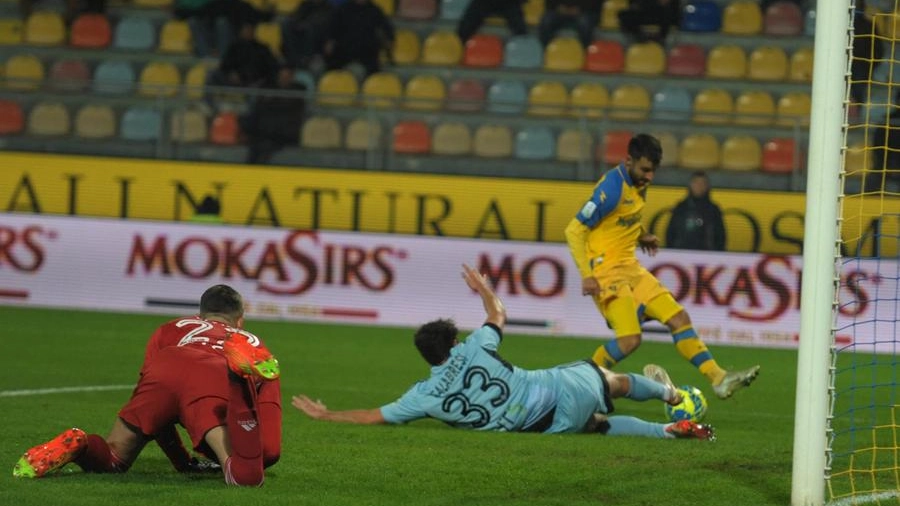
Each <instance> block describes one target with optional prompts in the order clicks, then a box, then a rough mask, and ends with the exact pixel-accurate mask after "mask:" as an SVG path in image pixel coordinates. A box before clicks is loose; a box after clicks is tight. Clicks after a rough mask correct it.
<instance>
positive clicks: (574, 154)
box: [556, 128, 594, 162]
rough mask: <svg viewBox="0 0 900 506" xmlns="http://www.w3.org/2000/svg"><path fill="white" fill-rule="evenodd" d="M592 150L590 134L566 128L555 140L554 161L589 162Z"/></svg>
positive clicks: (592, 144)
mask: <svg viewBox="0 0 900 506" xmlns="http://www.w3.org/2000/svg"><path fill="white" fill-rule="evenodd" d="M593 149H594V140H593V139H592V138H591V134H590V133H588V132H586V131H584V130H576V129H574V128H568V129H566V130H563V131H562V132H560V134H559V136H558V137H557V138H556V159H557V160H559V161H561V162H589V161H591V157H592V153H593Z"/></svg>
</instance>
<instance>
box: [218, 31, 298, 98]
mask: <svg viewBox="0 0 900 506" xmlns="http://www.w3.org/2000/svg"><path fill="white" fill-rule="evenodd" d="M280 68H281V64H280V63H279V62H278V59H277V58H276V57H275V55H274V54H272V50H271V49H269V46H267V45H265V44H263V43H261V42H259V41H258V40H256V24H255V23H252V22H245V23H244V24H243V25H242V27H241V30H240V32H239V33H238V38H237V39H236V40H235V41H234V42H232V43H231V45H230V46H228V49H227V50H226V51H225V54H224V55H223V56H222V60H221V61H220V62H219V67H218V68H216V69H213V70H212V71H210V73H209V75H208V76H207V79H206V84H207V85H208V86H234V87H242V88H266V87H274V86H275V83H276V82H277V78H278V71H279V69H280ZM207 102H208V103H209V105H210V106H212V105H214V104H213V103H212V99H211V94H210V93H207Z"/></svg>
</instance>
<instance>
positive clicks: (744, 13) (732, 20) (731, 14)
mask: <svg viewBox="0 0 900 506" xmlns="http://www.w3.org/2000/svg"><path fill="white" fill-rule="evenodd" d="M762 27H763V25H762V11H760V10H759V2H757V1H755V0H733V1H732V2H731V3H730V4H728V5H726V6H725V9H724V10H723V11H722V33H724V34H727V35H757V34H759V33H760V32H762Z"/></svg>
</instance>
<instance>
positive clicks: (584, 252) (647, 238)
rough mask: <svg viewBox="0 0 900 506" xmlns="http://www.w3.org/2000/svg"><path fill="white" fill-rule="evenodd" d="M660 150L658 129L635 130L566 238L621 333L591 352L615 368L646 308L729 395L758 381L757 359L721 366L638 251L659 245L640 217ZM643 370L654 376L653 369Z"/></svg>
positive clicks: (634, 339) (585, 286)
mask: <svg viewBox="0 0 900 506" xmlns="http://www.w3.org/2000/svg"><path fill="white" fill-rule="evenodd" d="M661 158H662V148H661V147H660V145H659V141H658V140H657V139H656V138H655V137H652V136H650V135H647V134H638V135H635V136H634V137H633V138H632V139H631V141H629V143H628V157H627V158H626V159H625V161H624V162H623V163H621V164H619V165H618V166H616V167H615V168H613V169H612V170H610V171H609V172H607V173H606V174H604V175H603V177H602V178H600V181H599V182H598V183H597V185H596V186H595V187H594V192H593V194H592V195H591V198H590V199H589V200H588V201H587V202H585V204H584V205H583V206H582V208H581V211H579V212H578V214H577V215H576V216H575V218H573V219H572V221H570V222H569V225H568V226H567V227H566V242H568V244H569V250H570V251H571V253H572V257H573V258H574V260H575V264H576V265H577V266H578V271H579V272H580V273H581V278H582V282H581V292H582V295H590V296H591V297H593V298H594V303H595V304H596V305H597V308H598V309H599V310H600V313H601V314H602V315H603V317H604V318H606V321H607V322H608V324H609V326H610V327H611V328H612V330H613V332H615V334H616V338H615V339H613V340H611V341H609V342H607V343H606V344H604V345H603V346H600V347H599V348H597V351H596V352H594V356H593V359H594V362H596V363H597V365H599V366H601V367H606V368H611V367H613V366H614V365H615V364H617V363H618V362H620V361H622V360H623V359H624V358H625V357H627V356H628V355H630V354H631V353H632V352H634V350H636V349H637V348H638V346H640V344H641V322H640V316H639V315H641V314H643V315H644V316H646V317H647V318H651V319H655V320H658V321H660V322H662V323H663V324H665V325H666V326H667V327H668V328H669V330H670V331H671V332H672V339H673V341H674V342H675V347H676V348H677V349H678V353H679V354H681V356H682V357H684V358H685V359H687V360H689V361H690V362H691V363H692V364H694V366H695V367H697V368H698V369H699V370H700V372H701V373H702V374H703V375H704V376H706V377H707V379H709V381H710V383H711V384H712V386H713V390H714V391H715V393H716V395H717V396H718V397H719V398H722V399H727V398H728V397H731V395H732V394H733V393H734V392H735V391H736V390H738V389H740V388H741V387H744V386H747V385H749V384H750V383H751V382H753V380H754V379H755V378H756V376H757V374H759V366H753V367H751V368H749V369H746V370H743V371H726V370H724V369H722V368H721V367H719V364H717V363H716V361H715V359H713V356H712V354H711V353H710V351H709V349H708V348H707V347H706V345H705V344H703V341H701V340H700V338H699V336H697V332H696V331H695V330H694V327H693V325H692V324H691V318H690V316H688V314H687V312H686V311H685V310H684V308H683V307H682V306H681V304H679V303H678V302H677V301H676V300H675V298H674V297H673V296H672V294H671V292H669V290H668V289H667V288H666V287H665V286H663V285H662V283H660V282H659V280H657V279H656V278H655V277H654V276H653V275H652V274H651V273H650V272H649V271H647V269H645V268H644V267H643V266H641V264H640V263H638V260H637V256H636V255H635V250H636V249H637V246H638V245H640V247H641V250H643V251H644V252H646V253H648V254H649V255H651V256H653V255H655V254H656V252H657V250H658V249H659V239H658V238H657V237H656V236H655V235H653V234H650V233H648V232H646V231H645V230H644V227H643V225H642V224H641V211H642V210H643V208H644V198H645V195H646V192H647V187H648V186H649V185H650V183H651V182H653V177H654V175H655V174H656V169H657V168H658V167H659V162H660V159H661ZM645 375H649V376H651V377H652V376H653V374H652V371H645Z"/></svg>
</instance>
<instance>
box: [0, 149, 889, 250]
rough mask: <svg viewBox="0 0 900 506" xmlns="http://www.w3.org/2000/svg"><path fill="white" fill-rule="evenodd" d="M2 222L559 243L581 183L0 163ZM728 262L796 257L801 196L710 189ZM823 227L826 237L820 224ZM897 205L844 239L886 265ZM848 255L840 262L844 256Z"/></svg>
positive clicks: (650, 222)
mask: <svg viewBox="0 0 900 506" xmlns="http://www.w3.org/2000/svg"><path fill="white" fill-rule="evenodd" d="M0 167H2V170H0V206H2V209H3V210H4V211H10V212H26V213H44V214H63V215H77V216H106V217H120V218H131V219H148V220H164V221H171V220H175V221H181V220H187V219H190V217H191V216H192V215H193V213H194V210H195V208H196V206H197V205H199V203H200V202H201V201H202V200H203V198H204V197H205V196H206V195H213V196H216V197H218V198H219V200H220V201H221V204H222V217H223V218H224V220H225V221H226V222H228V223H231V224H241V225H249V226H273V227H291V228H299V229H324V230H336V231H361V232H376V233H400V234H414V235H436V236H450V237H466V238H487V239H505V240H519V241H539V242H543V241H549V242H562V241H564V238H563V229H564V228H565V226H566V224H567V223H568V221H569V220H570V219H571V218H572V217H573V216H574V215H575V213H577V212H578V210H579V209H580V207H581V205H582V203H583V202H584V201H585V200H586V199H587V198H588V197H589V196H590V193H591V190H592V188H593V183H591V182H568V181H549V180H523V179H504V178H481V177H470V176H439V175H428V174H405V173H392V172H374V171H352V170H343V169H314V168H295V167H258V166H246V165H227V164H214V163H198V162H175V161H163V160H138V159H121V158H96V157H78V156H58V155H43V154H24V153H0ZM685 194H686V190H685V189H683V188H671V187H652V188H651V189H650V191H649V193H648V203H647V206H646V207H645V216H644V224H645V226H646V227H647V228H649V229H650V230H651V231H653V232H654V233H656V234H657V235H659V236H660V237H663V236H665V227H666V226H667V224H668V220H669V212H670V210H671V208H672V207H673V206H674V205H675V204H676V203H677V202H678V201H679V200H681V199H682V198H683V197H684V196H685ZM712 198H713V200H714V201H716V202H717V203H718V204H719V205H720V206H721V207H722V210H723V212H724V214H725V222H726V223H725V225H726V228H727V232H728V240H727V245H728V249H729V250H730V251H754V252H765V253H789V254H796V253H799V252H800V251H801V247H802V243H803V221H804V219H803V216H804V212H805V206H806V199H805V196H804V195H802V194H797V193H787V192H758V191H736V190H725V189H716V190H714V191H713V193H712ZM823 226H830V225H828V224H823ZM898 226H900V199H898V198H887V197H885V198H881V197H879V196H868V197H866V198H865V199H862V198H848V199H847V200H846V201H845V203H844V223H843V231H844V235H845V237H844V239H845V240H846V241H849V243H848V246H847V247H848V248H849V249H851V250H853V251H855V250H856V249H857V248H860V251H861V252H862V254H863V255H872V254H880V255H882V256H896V255H897V237H898V228H900V227H898ZM851 252H852V251H851Z"/></svg>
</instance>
